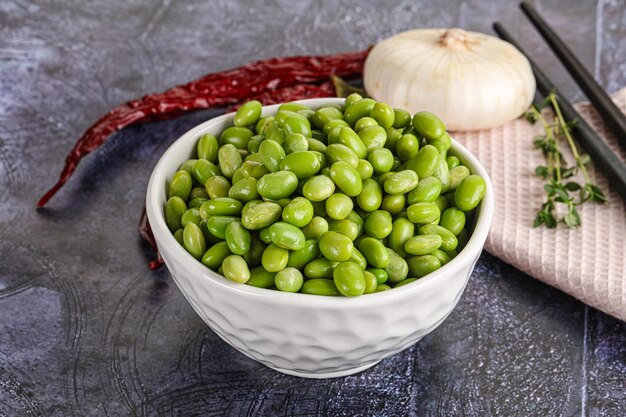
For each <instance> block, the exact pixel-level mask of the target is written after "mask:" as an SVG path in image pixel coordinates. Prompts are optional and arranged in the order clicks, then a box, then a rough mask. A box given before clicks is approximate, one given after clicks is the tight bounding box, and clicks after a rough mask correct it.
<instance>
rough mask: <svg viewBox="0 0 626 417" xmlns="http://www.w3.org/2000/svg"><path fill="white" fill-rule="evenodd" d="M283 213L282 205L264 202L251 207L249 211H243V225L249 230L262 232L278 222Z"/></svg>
mask: <svg viewBox="0 0 626 417" xmlns="http://www.w3.org/2000/svg"><path fill="white" fill-rule="evenodd" d="M281 212H282V207H281V206H280V205H278V204H276V203H272V202H269V201H264V202H261V203H259V204H255V205H254V206H251V207H250V208H249V209H247V210H243V211H242V213H241V223H242V224H243V226H244V227H245V228H246V229H248V230H261V229H264V228H266V227H269V226H270V225H271V224H272V223H274V222H275V221H276V220H278V219H279V218H280V215H281ZM266 243H267V242H266Z"/></svg>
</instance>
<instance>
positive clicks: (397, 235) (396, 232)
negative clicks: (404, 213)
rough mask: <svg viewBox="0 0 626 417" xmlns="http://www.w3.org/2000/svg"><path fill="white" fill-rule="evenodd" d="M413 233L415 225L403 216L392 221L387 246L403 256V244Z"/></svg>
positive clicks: (404, 254) (404, 253)
mask: <svg viewBox="0 0 626 417" xmlns="http://www.w3.org/2000/svg"><path fill="white" fill-rule="evenodd" d="M414 234H415V225H414V224H413V223H412V222H411V221H409V220H408V219H405V218H403V217H400V218H397V219H396V220H394V222H393V228H392V230H391V233H390V234H389V247H390V248H391V249H393V250H394V251H395V252H396V253H397V254H398V255H400V256H402V257H405V256H406V252H405V251H404V245H405V244H406V242H407V241H408V240H409V239H410V238H412V237H413V235H414Z"/></svg>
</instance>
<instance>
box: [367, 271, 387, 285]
mask: <svg viewBox="0 0 626 417" xmlns="http://www.w3.org/2000/svg"><path fill="white" fill-rule="evenodd" d="M366 271H367V272H371V273H372V274H374V276H375V277H376V282H377V283H378V284H384V283H385V282H387V273H386V272H385V270H384V269H381V268H367V269H366Z"/></svg>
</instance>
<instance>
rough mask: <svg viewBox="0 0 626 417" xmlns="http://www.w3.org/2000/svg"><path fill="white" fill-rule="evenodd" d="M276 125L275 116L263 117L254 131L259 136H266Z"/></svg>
mask: <svg viewBox="0 0 626 417" xmlns="http://www.w3.org/2000/svg"><path fill="white" fill-rule="evenodd" d="M273 123H276V118H275V117H274V116H267V117H261V118H260V119H259V121H258V122H257V124H256V126H255V128H254V131H255V132H256V134H257V135H265V134H266V132H267V129H268V127H269V126H270V125H271V124H273Z"/></svg>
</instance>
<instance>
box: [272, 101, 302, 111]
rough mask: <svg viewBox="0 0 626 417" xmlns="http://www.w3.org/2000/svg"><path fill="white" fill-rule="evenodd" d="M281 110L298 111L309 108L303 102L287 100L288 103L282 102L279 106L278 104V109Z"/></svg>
mask: <svg viewBox="0 0 626 417" xmlns="http://www.w3.org/2000/svg"><path fill="white" fill-rule="evenodd" d="M281 110H289V111H295V112H299V111H301V110H310V109H309V108H308V107H307V106H306V105H305V104H301V103H294V102H288V103H283V104H281V105H280V106H278V111H281Z"/></svg>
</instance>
